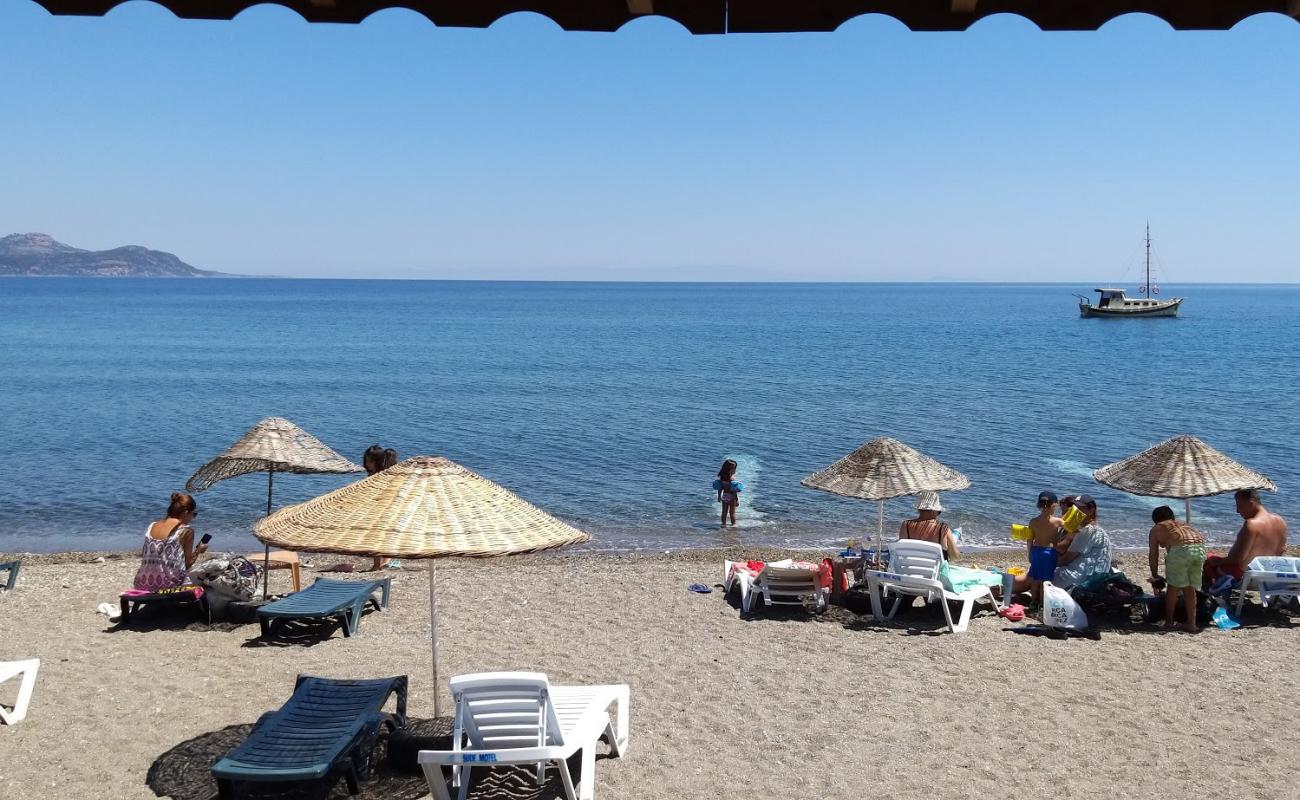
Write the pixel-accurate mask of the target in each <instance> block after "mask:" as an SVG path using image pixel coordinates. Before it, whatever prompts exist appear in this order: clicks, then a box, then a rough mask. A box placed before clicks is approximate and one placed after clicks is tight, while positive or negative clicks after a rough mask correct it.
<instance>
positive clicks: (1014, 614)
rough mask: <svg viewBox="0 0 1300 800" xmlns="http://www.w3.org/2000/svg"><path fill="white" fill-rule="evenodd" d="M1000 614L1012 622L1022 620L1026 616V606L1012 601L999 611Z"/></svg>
mask: <svg viewBox="0 0 1300 800" xmlns="http://www.w3.org/2000/svg"><path fill="white" fill-rule="evenodd" d="M998 616H1000V617H1002V618H1003V619H1007V620H1010V621H1011V622H1021V621H1022V620H1024V618H1025V607H1024V606H1022V605H1020V604H1019V603H1012V604H1011V605H1009V606H1007V607H1006V608H1003V609H1000V610H999V611H998Z"/></svg>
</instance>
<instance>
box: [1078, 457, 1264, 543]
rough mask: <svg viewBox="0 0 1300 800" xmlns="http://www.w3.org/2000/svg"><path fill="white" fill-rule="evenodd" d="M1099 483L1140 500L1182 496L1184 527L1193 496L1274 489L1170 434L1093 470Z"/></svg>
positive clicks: (1234, 464)
mask: <svg viewBox="0 0 1300 800" xmlns="http://www.w3.org/2000/svg"><path fill="white" fill-rule="evenodd" d="M1092 477H1093V478H1094V479H1095V480H1096V481H1097V482H1098V483H1102V484H1105V485H1106V486H1109V487H1111V488H1112V489H1119V490H1120V491H1121V492H1128V493H1129V494H1139V495H1142V496H1144V497H1175V498H1181V499H1182V501H1183V504H1184V513H1185V516H1186V519H1187V523H1188V524H1191V522H1192V498H1193V497H1210V496H1211V495H1216V494H1223V493H1225V492H1235V491H1237V490H1239V489H1265V490H1267V491H1270V492H1276V491H1277V484H1275V483H1273V481H1271V480H1269V478H1268V476H1267V475H1264V474H1263V473H1259V472H1256V471H1255V470H1253V469H1250V468H1249V467H1246V466H1243V465H1241V464H1238V463H1237V462H1236V461H1233V460H1232V459H1231V458H1228V457H1227V456H1225V455H1224V454H1223V453H1220V452H1219V451H1218V450H1215V449H1214V448H1213V447H1210V446H1209V445H1208V444H1206V443H1205V442H1202V441H1201V440H1200V439H1197V438H1196V437H1195V436H1175V437H1174V438H1172V439H1168V440H1166V441H1163V442H1161V443H1160V444H1158V445H1156V446H1155V447H1151V448H1149V449H1147V450H1143V451H1142V452H1141V453H1138V454H1137V455H1135V456H1129V457H1128V458H1126V459H1124V460H1123V461H1116V462H1115V463H1114V464H1107V465H1106V466H1104V467H1102V468H1101V469H1098V470H1094V471H1093V473H1092Z"/></svg>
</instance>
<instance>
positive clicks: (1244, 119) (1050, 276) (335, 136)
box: [0, 0, 1300, 284]
mask: <svg viewBox="0 0 1300 800" xmlns="http://www.w3.org/2000/svg"><path fill="white" fill-rule="evenodd" d="M1297 75H1300V25H1297V24H1295V23H1294V22H1292V21H1291V20H1288V19H1286V18H1285V17H1281V16H1277V15H1267V16H1260V17H1256V18H1252V19H1250V20H1247V21H1246V22H1244V23H1242V24H1241V25H1239V26H1238V27H1237V28H1236V29H1234V30H1232V31H1230V32H1220V33H1185V32H1184V33H1176V32H1173V31H1171V30H1170V29H1169V28H1168V26H1166V25H1165V23H1163V22H1162V21H1160V20H1157V19H1155V18H1153V17H1147V16H1140V15H1131V16H1127V17H1123V18H1121V19H1118V20H1115V21H1112V22H1111V23H1110V24H1108V25H1107V26H1106V27H1105V28H1104V29H1103V30H1101V31H1100V32H1096V33H1042V32H1040V31H1038V30H1037V29H1036V28H1035V27H1034V26H1033V25H1032V24H1030V23H1028V22H1026V21H1025V20H1022V19H1019V18H1016V17H997V18H993V19H989V20H985V21H983V22H981V23H980V24H978V25H977V26H976V27H975V28H974V29H973V30H971V31H969V32H966V33H950V34H936V33H911V32H909V31H908V30H906V29H905V28H904V27H903V26H901V25H900V24H898V23H897V22H895V21H893V20H891V19H887V18H884V17H864V18H859V19H857V20H854V21H852V22H850V23H848V24H847V25H845V26H844V27H843V28H841V29H840V30H839V31H837V32H835V33H833V34H782V35H734V36H726V37H692V36H690V35H688V34H687V33H686V32H685V31H684V30H683V29H681V28H680V27H678V26H677V25H676V24H675V23H672V22H669V21H667V20H662V19H653V18H651V19H644V20H640V21H637V22H635V23H633V24H631V25H629V26H627V27H625V28H624V29H623V30H622V31H620V32H618V33H615V34H595V33H567V32H564V31H561V30H559V29H558V28H557V27H555V26H554V25H553V24H552V23H551V22H550V21H549V20H546V19H544V18H542V17H539V16H535V15H529V14H517V15H512V16H510V17H507V18H505V19H503V20H501V21H499V22H498V23H497V24H496V25H494V26H493V27H492V28H490V29H487V30H472V29H454V28H437V27H434V26H433V25H431V24H430V23H429V22H428V21H427V20H425V19H424V18H422V17H419V16H417V15H415V14H414V13H411V12H407V11H401V10H394V11H387V12H383V13H380V14H378V15H375V16H373V17H371V18H370V19H369V20H367V21H366V22H365V23H364V24H362V25H360V26H346V25H308V24H307V23H304V22H303V21H302V20H301V18H299V17H298V16H297V15H295V14H293V13H292V12H289V11H287V10H285V9H282V8H279V7H272V6H261V7H258V8H255V9H252V10H251V11H248V12H245V13H244V14H242V15H240V17H239V18H238V19H236V20H235V21H233V22H204V21H185V20H178V19H176V18H174V17H173V16H172V15H171V14H170V13H169V12H167V11H165V10H163V9H162V8H161V7H158V6H155V5H153V4H150V3H143V2H131V3H127V4H125V5H123V6H121V7H119V8H117V9H116V10H115V11H113V12H112V13H110V14H109V16H108V17H107V18H77V17H62V18H58V17H51V16H49V15H48V14H46V12H45V11H44V10H43V9H41V8H40V7H39V6H37V5H36V4H35V3H32V2H29V1H28V0H0V154H2V158H3V162H2V164H3V168H2V169H0V235H3V234H5V233H10V232H28V231H41V232H46V233H50V234H52V235H54V236H55V237H56V238H58V239H60V240H62V241H65V242H67V243H69V244H73V245H76V246H79V247H87V248H103V247H112V246H116V245H120V244H128V243H133V244H144V245H147V246H150V247H155V248H159V249H164V250H169V251H171V252H174V253H176V254H177V255H179V256H181V257H182V258H183V259H185V260H186V261H189V262H190V263H192V264H195V265H196V266H200V267H204V268H208V269H217V270H222V271H226V272H240V273H256V274H260V273H269V274H280V275H311V276H385V277H455V278H460V277H481V278H538V279H552V278H554V279H652V280H653V279H665V280H673V279H706V280H708V279H730V280H747V279H753V280H786V279H805V280H926V279H932V278H945V279H962V280H1079V281H1085V282H1090V281H1093V280H1105V279H1119V278H1123V277H1125V271H1126V269H1127V270H1129V275H1131V274H1132V269H1133V268H1134V266H1135V265H1136V263H1137V261H1138V259H1139V257H1140V240H1141V235H1142V225H1143V223H1144V222H1145V221H1146V220H1147V219H1150V220H1151V223H1152V228H1153V232H1154V234H1155V237H1156V251H1157V254H1158V256H1159V258H1160V261H1161V263H1162V264H1163V269H1164V280H1165V282H1166V283H1168V284H1177V283H1179V282H1184V281H1186V282H1191V281H1294V280H1297V274H1300V270H1297V269H1296V266H1297V264H1300V203H1298V202H1297V200H1298V198H1300V151H1298V150H1297V147H1298V146H1300V92H1298V91H1297V90H1296V86H1295V78H1296V76H1297Z"/></svg>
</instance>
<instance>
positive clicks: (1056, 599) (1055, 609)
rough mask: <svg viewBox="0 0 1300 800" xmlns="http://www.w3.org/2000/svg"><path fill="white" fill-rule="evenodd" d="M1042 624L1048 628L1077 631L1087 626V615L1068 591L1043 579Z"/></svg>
mask: <svg viewBox="0 0 1300 800" xmlns="http://www.w3.org/2000/svg"><path fill="white" fill-rule="evenodd" d="M1043 624H1044V625H1046V626H1047V627H1049V628H1059V629H1062V630H1074V631H1079V630H1083V629H1084V628H1087V627H1088V615H1087V614H1085V613H1083V609H1082V608H1079V604H1078V603H1076V602H1074V598H1073V597H1071V596H1070V593H1069V592H1067V591H1065V590H1064V589H1062V588H1060V587H1059V586H1055V585H1053V583H1052V582H1051V581H1043Z"/></svg>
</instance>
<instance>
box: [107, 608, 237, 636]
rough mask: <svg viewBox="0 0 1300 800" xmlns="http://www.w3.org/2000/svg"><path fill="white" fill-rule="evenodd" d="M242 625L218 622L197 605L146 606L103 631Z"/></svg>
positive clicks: (217, 628) (220, 628) (204, 629)
mask: <svg viewBox="0 0 1300 800" xmlns="http://www.w3.org/2000/svg"><path fill="white" fill-rule="evenodd" d="M240 627H243V626H242V625H241V624H238V623H233V622H220V621H216V620H213V619H211V618H210V617H209V616H208V614H207V613H205V612H203V611H200V610H199V609H198V608H197V607H194V608H191V609H182V608H166V607H158V608H150V607H148V606H146V607H144V608H141V609H138V610H137V611H136V612H135V613H134V614H132V615H131V621H130V622H123V621H122V620H121V619H119V620H118V621H116V622H112V623H111V624H110V625H109V626H108V627H107V628H104V633H151V632H153V631H195V632H205V633H206V632H210V631H218V632H222V633H225V632H229V631H233V630H236V629H237V628H240Z"/></svg>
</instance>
